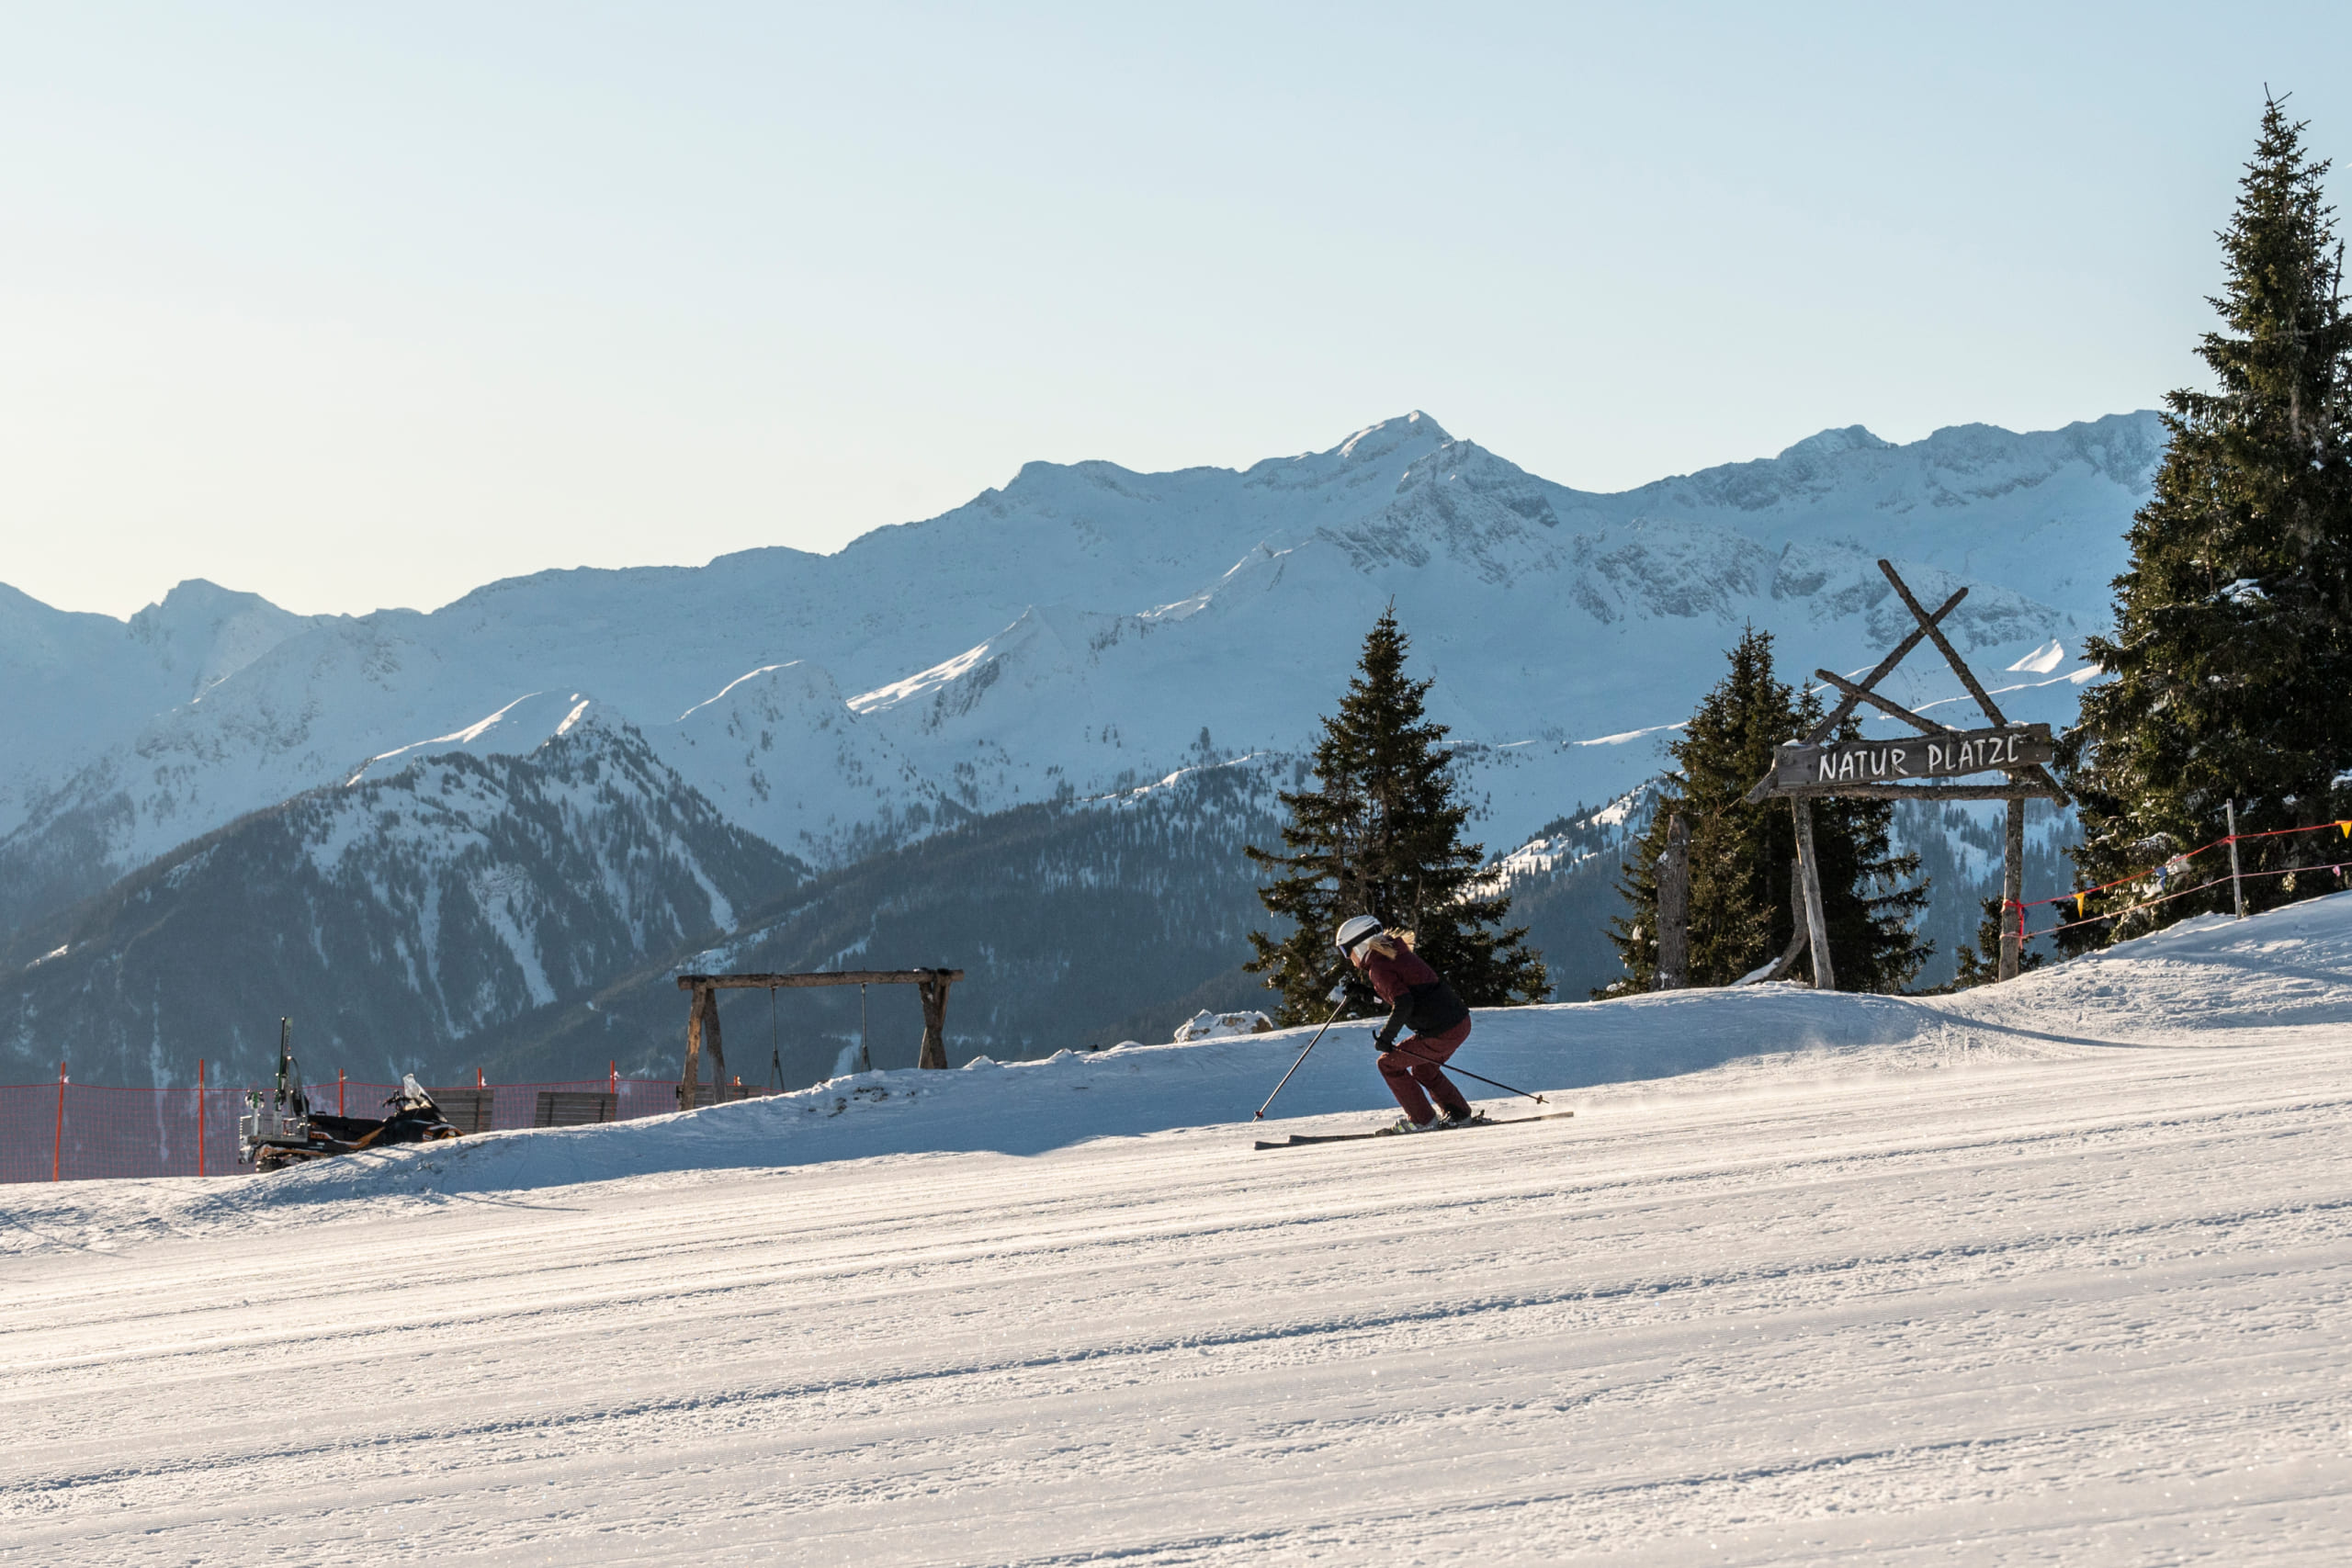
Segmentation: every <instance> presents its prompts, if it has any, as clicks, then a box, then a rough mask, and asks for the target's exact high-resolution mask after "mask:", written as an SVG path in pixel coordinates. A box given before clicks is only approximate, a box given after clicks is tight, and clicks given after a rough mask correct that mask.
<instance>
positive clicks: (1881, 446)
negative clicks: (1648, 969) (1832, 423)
mask: <svg viewBox="0 0 2352 1568" xmlns="http://www.w3.org/2000/svg"><path fill="white" fill-rule="evenodd" d="M1891 446H1894V442H1892V441H1882V440H1880V439H1879V438H1878V437H1877V436H1875V435H1872V434H1871V433H1870V432H1869V431H1868V430H1866V429H1864V428H1863V427H1862V426H1860V425H1859V424H1849V425H1847V426H1846V427H1845V428H1844V429H1842V430H1825V431H1822V432H1820V433H1819V434H1814V435H1808V436H1806V437H1805V438H1804V440H1802V441H1800V442H1798V443H1797V444H1796V445H1795V446H1791V447H1789V448H1787V449H1786V450H1784V451H1782V452H1781V457H1842V456H1844V455H1845V454H1846V453H1848V452H1883V451H1885V450H1886V449H1888V448H1889V447H1891Z"/></svg>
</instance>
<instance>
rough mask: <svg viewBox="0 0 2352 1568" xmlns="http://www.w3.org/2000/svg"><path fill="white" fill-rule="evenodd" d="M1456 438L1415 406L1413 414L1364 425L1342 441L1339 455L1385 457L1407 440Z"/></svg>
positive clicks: (1364, 457) (1357, 458)
mask: <svg viewBox="0 0 2352 1568" xmlns="http://www.w3.org/2000/svg"><path fill="white" fill-rule="evenodd" d="M1451 440H1453V436H1451V435H1448V434H1446V433H1445V427H1444V426H1443V425H1442V424H1440V423H1438V422H1437V421H1435V420H1433V419H1431V418H1430V416H1429V415H1427V414H1425V413H1423V412H1421V411H1420V410H1419V409H1415V410H1414V411H1413V412H1410V413H1408V414H1400V415H1398V416H1397V417H1396V418H1394V419H1384V420H1382V421H1381V422H1380V423H1377V424H1367V425H1365V426H1364V427H1363V429H1362V430H1359V431H1357V432H1356V433H1355V434H1353V435H1351V436H1349V437H1348V438H1347V439H1346V440H1345V441H1342V442H1341V443H1340V457H1347V458H1351V459H1353V460H1357V461H1362V460H1364V459H1368V458H1373V457H1385V456H1387V455H1388V454H1389V453H1390V452H1393V451H1395V450H1396V449H1397V446H1400V445H1402V444H1403V443H1404V442H1406V441H1434V442H1437V443H1438V444H1440V445H1441V446H1442V445H1443V444H1444V443H1446V442H1448V441H1451Z"/></svg>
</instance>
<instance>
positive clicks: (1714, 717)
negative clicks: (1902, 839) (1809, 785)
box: [1596, 626, 1933, 995]
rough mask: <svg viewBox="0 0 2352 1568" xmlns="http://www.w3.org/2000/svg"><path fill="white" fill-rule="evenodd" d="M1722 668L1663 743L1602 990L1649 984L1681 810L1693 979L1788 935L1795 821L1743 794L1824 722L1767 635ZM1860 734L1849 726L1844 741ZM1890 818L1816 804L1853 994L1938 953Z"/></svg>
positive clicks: (1825, 898)
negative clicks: (1661, 860) (1612, 973)
mask: <svg viewBox="0 0 2352 1568" xmlns="http://www.w3.org/2000/svg"><path fill="white" fill-rule="evenodd" d="M1730 663H1731V669H1730V671H1728V672H1727V673H1726V674H1725V675H1724V678H1723V680H1721V681H1720V682H1717V683H1716V684H1715V686H1714V687H1713V690H1711V691H1709V692H1708V693H1707V694H1706V696H1705V697H1703V698H1702V699H1701V701H1700V704H1699V707H1698V710H1697V711H1696V712H1694V713H1693V714H1692V715H1691V720H1690V722H1689V723H1688V724H1686V725H1685V726H1684V727H1683V731H1682V738H1681V739H1679V740H1677V741H1676V742H1674V743H1673V744H1672V745H1671V746H1669V747H1668V753H1669V754H1670V755H1671V756H1672V757H1673V758H1674V761H1675V764H1676V766H1675V768H1674V770H1673V771H1672V772H1669V773H1668V774H1667V775H1666V778H1665V780H1664V788H1663V790H1662V793H1661V795H1660V797H1659V800H1658V803H1657V813H1656V815H1655V816H1654V817H1653V818H1651V822H1650V828H1649V831H1648V832H1647V833H1646V834H1645V835H1644V837H1643V839H1642V840H1641V842H1640V843H1639V844H1638V845H1637V846H1636V847H1635V850H1634V855H1633V857H1632V859H1631V860H1630V861H1629V862H1628V863H1627V865H1626V871H1625V876H1624V879H1623V883H1622V884H1621V885H1620V888H1619V891H1620V892H1621V893H1622V894H1623V897H1624V898H1625V902H1626V904H1627V906H1628V912H1627V913H1626V914H1625V915H1623V916H1622V917H1620V918H1618V919H1613V920H1611V922H1610V940H1611V942H1614V943H1615V944H1616V947H1617V953H1618V957H1619V959H1620V960H1621V961H1622V962H1623V964H1624V965H1625V972H1626V977H1625V978H1624V979H1623V980H1621V981H1618V982H1617V983H1616V984H1614V985H1612V986H1611V987H1609V988H1608V989H1607V990H1605V991H1602V992H1600V993H1596V994H1599V995H1611V994H1614V993H1616V992H1619V991H1623V990H1628V989H1631V990H1647V989H1649V988H1650V987H1651V986H1652V985H1653V984H1654V983H1655V981H1656V979H1657V856H1658V853H1659V852H1660V851H1661V850H1663V849H1664V848H1665V845H1666V831H1667V822H1668V818H1671V817H1673V816H1676V815H1678V814H1679V816H1680V817H1681V818H1682V819H1683V823H1684V825H1685V827H1686V829H1688V831H1689V833H1690V844H1691V850H1690V853H1691V914H1690V919H1691V972H1690V984H1691V985H1692V986H1727V985H1730V984H1731V983H1732V982H1733V981H1735V980H1736V979H1738V978H1739V977H1740V976H1744V975H1747V974H1748V973H1749V972H1751V971H1753V970H1755V969H1758V968H1760V967H1761V966H1762V965H1764V964H1767V963H1769V962H1770V960H1772V959H1773V958H1775V957H1778V956H1779V955H1780V953H1781V951H1782V950H1783V949H1784V948H1786V947H1787V946H1788V943H1789V939H1790V938H1791V937H1792V935H1794V934H1795V931H1796V916H1795V913H1794V911H1793V909H1792V905H1791V901H1790V888H1791V882H1792V868H1793V866H1794V863H1795V860H1796V819H1795V817H1794V815H1793V814H1792V812H1791V810H1790V808H1789V807H1788V804H1787V803H1786V802H1784V801H1765V802H1763V803H1761V804H1758V805H1755V806H1750V805H1748V804H1747V800H1746V798H1745V797H1746V795H1747V791H1748V790H1749V788H1750V787H1752V786H1753V785H1754V784H1755V783H1756V781H1757V780H1758V779H1759V778H1761V777H1762V776H1763V775H1764V774H1765V773H1768V772H1769V771H1770V769H1771V766H1772V762H1773V753H1774V752H1775V751H1776V750H1778V749H1779V747H1780V745H1781V742H1783V741H1786V740H1793V739H1797V738H1798V737H1799V736H1801V735H1803V734H1804V733H1806V732H1807V731H1809V730H1811V729H1812V728H1813V727H1814V726H1815V724H1817V723H1819V722H1820V720H1821V716H1822V712H1821V705H1820V702H1819V699H1818V698H1816V697H1815V696H1814V695H1812V694H1805V695H1804V696H1802V697H1800V696H1799V695H1798V694H1797V693H1796V692H1795V691H1794V690H1793V689H1792V688H1791V687H1790V686H1789V685H1788V684H1787V683H1786V682H1783V681H1781V680H1780V679H1778V678H1777V677H1776V676H1775V675H1774V674H1773V671H1772V634H1771V633H1770V632H1759V631H1758V630H1756V629H1755V628H1754V627H1753V626H1750V627H1748V628H1747V631H1746V632H1744V633H1743V634H1742V635H1741V637H1740V639H1739V644H1738V646H1737V647H1736V648H1734V649H1732V650H1731V654H1730ZM1860 734H1861V731H1860V726H1858V725H1857V724H1855V723H1854V721H1853V720H1852V719H1850V718H1849V719H1848V720H1847V721H1846V722H1845V723H1844V724H1843V725H1841V726H1840V727H1839V732H1838V739H1860ZM1893 824H1894V803H1893V802H1891V801H1883V800H1816V801H1815V802H1814V803H1813V843H1814V852H1815V853H1816V854H1818V855H1819V856H1820V857H1821V885H1822V886H1821V902H1822V914H1823V919H1825V921H1826V923H1827V925H1828V927H1829V944H1830V952H1831V953H1833V954H1835V955H1836V958H1837V967H1838V984H1839V985H1840V986H1841V987H1845V988H1846V989H1849V990H1870V991H1891V990H1894V989H1897V988H1899V987H1902V986H1904V985H1906V984H1908V983H1909V981H1910V980H1911V978H1912V976H1915V975H1917V973H1918V972H1919V966H1920V964H1923V963H1925V962H1926V961H1927V958H1928V953H1930V952H1931V951H1933V950H1932V948H1931V946H1930V945H1929V944H1928V943H1925V942H1920V941H1919V940H1918V936H1917V919H1918V914H1919V911H1920V910H1921V909H1922V908H1925V907H1926V905H1927V901H1928V888H1927V884H1926V883H1925V882H1920V881H1914V880H1913V879H1914V878H1916V877H1917V876H1918V874H1919V857H1918V856H1917V855H1898V854H1895V853H1894V850H1893V846H1892V842H1891V831H1892V828H1893ZM1805 964H1806V965H1807V966H1808V967H1809V966H1810V960H1809V959H1808V960H1806V961H1805Z"/></svg>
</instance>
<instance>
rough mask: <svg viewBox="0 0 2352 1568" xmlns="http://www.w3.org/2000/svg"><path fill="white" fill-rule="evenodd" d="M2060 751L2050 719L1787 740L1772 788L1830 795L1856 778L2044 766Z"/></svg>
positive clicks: (1868, 780)
mask: <svg viewBox="0 0 2352 1568" xmlns="http://www.w3.org/2000/svg"><path fill="white" fill-rule="evenodd" d="M2056 751H2057V748H2056V746H2055V745H2054V743H2053V742H2052V740H2051V739H2050V727H2049V726H2048V725H2046V724H2020V725H2010V726H2005V727H2004V728H1999V729H1956V730H1951V731H1948V732H1947V733H1944V734H1941V735H1907V736H1905V737H1904V738H1903V739H1900V740H1850V741H1839V742H1835V743H1832V744H1829V745H1826V746H1783V747H1781V750H1780V754H1779V757H1778V759H1777V761H1776V763H1775V767H1774V772H1773V778H1772V793H1773V794H1775V795H1826V794H1829V793H1831V792H1832V791H1835V790H1838V789H1839V788H1851V787H1852V786H1854V785H1856V784H1900V783H1902V782H1903V781H1904V780H1905V779H1948V778H1952V777H1956V776H1958V775H1959V774H1962V773H1987V772H1990V771H1992V770H1995V769H2011V770H2013V769H2018V768H2032V767H2040V766H2041V765H2042V764H2044V763H2046V762H2048V761H2051V759H2052V757H2053V756H2055V755H2056Z"/></svg>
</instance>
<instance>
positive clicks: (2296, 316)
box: [2059, 99, 2352, 951]
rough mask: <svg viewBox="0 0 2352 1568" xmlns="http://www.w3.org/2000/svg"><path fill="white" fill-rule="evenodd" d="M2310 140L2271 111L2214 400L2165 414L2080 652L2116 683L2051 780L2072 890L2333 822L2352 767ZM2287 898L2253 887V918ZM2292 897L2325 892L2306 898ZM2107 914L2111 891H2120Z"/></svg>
mask: <svg viewBox="0 0 2352 1568" xmlns="http://www.w3.org/2000/svg"><path fill="white" fill-rule="evenodd" d="M2303 130H2304V125H2303V123H2302V122H2300V121H2290V120H2289V119H2288V118H2287V117H2286V113H2285V110H2284V108H2283V107H2282V106H2281V104H2280V103H2279V102H2278V100H2276V99H2272V100H2270V101H2269V102H2267V104H2266V105H2265V107H2264V110H2263V116H2262V131H2261V136H2260V139H2259V140H2258V141H2257V142H2256V149H2255V155H2254V158H2253V161H2252V162H2250V163H2249V164H2246V169H2245V177H2244V178H2243V179H2242V180H2241V181H2240V182H2239V193H2238V203H2237V208H2236V210H2235V212H2234V213H2233V216H2232V218H2231V221H2230V226H2229V228H2228V229H2226V230H2225V231H2222V235H2221V236H2220V238H2221V241H2222V260H2223V279H2224V289H2223V293H2222V296H2221V297H2220V298H2219V299H2214V300H2212V301H2211V303H2212V305H2213V307H2214V309H2215V310H2218V311H2219V312H2220V313H2221V315H2222V321H2223V325H2224V327H2225V329H2226V330H2225V331H2223V332H2219V333H2207V334H2206V335H2205V337H2204V340H2203V342H2202V343H2201V344H2200V345H2199V350H2198V352H2199V356H2200V357H2201V358H2203V360H2204V361H2205V363H2206V365H2207V367H2209V368H2211V371H2212V373H2213V378H2214V380H2215V382H2216V383H2217V388H2218V389H2216V390H2214V391H2210V392H2205V391H2194V390H2188V389H2183V390H2180V391H2176V392H2174V393H2172V394H2171V396H2170V397H2168V398H2167V399H2166V400H2165V402H2166V412H2165V416H2164V420H2165V429H2166V430H2167V431H2168V432H2169V433H2170V435H2171V446H2170V447H2169V449H2168V450H2167V452H2166V453H2165V460H2164V463H2163V466H2162V467H2161V468H2159V469H2158V470H2157V473H2156V479H2155V485H2154V496H2153V497H2152V498H2151V499H2150V501H2149V502H2148V504H2147V505H2146V506H2144V507H2143V508H2142V509H2141V511H2140V513H2139V514H2138V515H2137V516H2136V517H2135V518H2134V519H2133V521H2132V526H2131V536H2130V537H2131V568H2130V570H2127V571H2126V572H2125V573H2124V574H2123V575H2122V576H2121V577H2119V578H2118V579H2116V582H2115V588H2116V601H2115V632H2114V635H2113V636H2112V637H2095V638H2092V639H2091V640H2090V641H2089V642H2088V643H2087V644H2086V657H2087V658H2088V659H2090V660H2092V661H2093V662H2095V663H2098V665H2100V666H2102V667H2103V668H2105V669H2106V670H2107V671H2109V676H2110V679H2109V680H2107V681H2105V682H2101V683H2100V684H2098V685H2096V686H2093V687H2092V688H2091V689H2090V690H2089V691H2087V692H2086V693H2085V694H2084V697H2083V705H2082V713H2081V717H2080V721H2079V722H2078V723H2077V724H2076V726H2075V728H2073V729H2071V730H2070V731H2068V732H2067V734H2066V736H2065V737H2064V742H2063V744H2062V747H2061V750H2060V753H2059V762H2060V767H2061V769H2062V770H2063V772H2064V774H2065V777H2066V782H2067V784H2068V785H2069V786H2070V787H2071V788H2072V789H2073V791H2074V793H2075V804H2076V809H2077V811H2078V813H2079V815H2080V817H2081V819H2082V823H2083V829H2084V842H2083V843H2082V845H2081V846H2080V847H2079V848H2077V849H2075V850H2074V851H2072V852H2071V853H2072V854H2073V856H2074V859H2075V872H2076V886H2085V887H2087V886H2097V885H2098V884H2102V883H2106V882H2109V881H2112V880H2115V879H2116V878H2118V877H2120V876H2123V875H2125V874H2129V873H2130V872H2131V871H2133V870H2136V869H2139V868H2142V867H2144V866H2147V865H2150V864H2152V863H2155V862H2159V861H2162V860H2164V859H2165V858H2166V857H2167V856H2168V855H2170V854H2172V853H2174V852H2178V851H2181V850H2187V849H2193V848H2195V847H2197V846H2198V845H2200V844H2203V843H2206V842H2208V841H2210V840H2213V839H2215V838H2218V837H2220V836H2221V835H2222V832H2223V831H2225V828H2224V823H2225V820H2226V818H2225V814H2224V810H2223V807H2224V803H2226V802H2230V801H2233V800H2234V801H2235V802H2236V803H2237V805H2238V827H2239V829H2240V831H2242V832H2255V831H2261V830H2265V829H2276V828H2286V827H2295V826H2307V825H2310V824H2312V823H2316V822H2324V821H2327V820H2329V819H2331V818H2333V817H2335V815H2337V812H2336V809H2335V802H2334V800H2333V798H2332V796H2333V794H2334V790H2333V784H2332V781H2333V780H2334V778H2335V774H2336V773H2338V772H2339V771H2341V770H2342V769H2343V768H2344V767H2345V765H2346V761H2352V755H2347V752H2352V443H2347V440H2346V434H2347V432H2346V384H2347V383H2346V368H2347V365H2346V361H2347V355H2352V319H2347V317H2346V313H2345V311H2344V309H2343V304H2342V299H2341V288H2342V283H2343V252H2342V247H2341V246H2340V245H2339V244H2337V243H2336V242H2335V231H2334V222H2333V216H2334V214H2333V209H2330V208H2329V207H2328V206H2327V204H2326V201H2325V198H2324V193H2323V190H2322V180H2323V177H2324V175H2325V174H2326V173H2327V169H2328V165H2327V164H2326V163H2324V162H2313V161H2312V160H2310V159H2308V158H2307V157H2306V156H2305V154H2304V152H2303V147H2302V133H2303ZM2310 852H2311V846H2310V844H2309V841H2308V840H2303V839H2301V838H2300V837H2290V838H2285V839H2277V840H2264V841H2261V842H2259V843H2256V844H2250V845H2247V846H2245V857H2244V858H2245V860H2246V861H2247V866H2246V869H2247V870H2248V871H2249V872H2254V871H2270V870H2275V869H2278V868H2280V867H2284V866H2288V865H2291V864H2295V863H2300V860H2301V857H2303V856H2304V855H2306V854H2308V853H2310ZM2295 880H2296V879H2294V878H2292V877H2287V878H2278V877H2271V876H2263V877H2257V878H2256V879H2255V880H2253V881H2250V882H2249V883H2248V884H2247V888H2248V891H2249V893H2250V894H2251V895H2252V896H2253V897H2252V899H2251V901H2252V902H2255V903H2257V904H2259V903H2269V902H2276V901H2278V900H2279V899H2280V898H2282V897H2291V896H2293V895H2292V893H2291V892H2290V885H2291V884H2292V883H2293V882H2294V881H2295ZM2302 880H2303V881H2304V883H2305V886H2304V887H2303V888H2302V889H2301V892H2302V893H2303V894H2304V895H2305V896H2308V894H2309V893H2311V892H2312V891H2315V890H2320V889H2321V888H2322V887H2323V886H2332V882H2326V883H2324V882H2323V879H2321V878H2318V877H2310V876H2307V877H2305V878H2304V879H2302ZM2118 891H2119V893H2120V892H2123V890H2121V889H2119V890H2118ZM2228 903H2229V893H2228V890H2227V888H2225V887H2224V888H2219V889H2215V890H2213V891H2212V892H2210V893H2208V894H2205V895H2202V896H2198V897H2187V898H2179V899H2176V900H2173V901H2171V902H2169V903H2166V904H2163V905H2158V906H2155V907H2154V908H2150V909H2148V910H2145V911H2143V912H2142V913H2141V914H2140V915H2138V916H2135V917H2132V918H2131V919H2130V920H2128V921H2102V922H2095V923H2093V924H2090V925H2086V926H2078V927H2076V928H2075V930H2074V931H2071V932H2069V933H2066V934H2065V935H2064V936H2062V937H2061V939H2060V940H2061V942H2062V944H2063V945H2065V946H2067V947H2068V948H2070V950H2075V951H2079V950H2080V949H2082V948H2084V947H2087V946H2095V945H2098V943H2100V942H2108V941H2112V940H2114V939H2115V938H2116V937H2119V936H2125V935H2133V934H2138V933H2141V932H2144V931H2149V930H2152V929H2154V928H2155V927H2157V926H2161V925H2164V924H2166V923H2169V922H2170V921H2172V920H2175V919H2179V918H2181V917H2182V916H2184V915H2188V914H2192V913H2197V912H2199V911H2202V910H2209V909H2216V908H2226V907H2227V906H2228Z"/></svg>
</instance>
